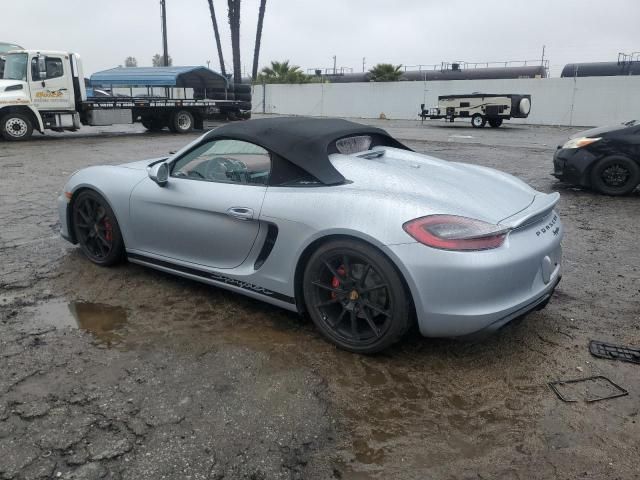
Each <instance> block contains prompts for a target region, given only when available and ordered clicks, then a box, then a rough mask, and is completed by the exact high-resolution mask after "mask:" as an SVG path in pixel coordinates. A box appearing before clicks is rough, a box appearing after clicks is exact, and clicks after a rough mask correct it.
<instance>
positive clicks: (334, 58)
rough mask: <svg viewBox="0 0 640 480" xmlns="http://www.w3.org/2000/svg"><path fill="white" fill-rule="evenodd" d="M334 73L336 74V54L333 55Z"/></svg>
mask: <svg viewBox="0 0 640 480" xmlns="http://www.w3.org/2000/svg"><path fill="white" fill-rule="evenodd" d="M333 74H334V75H335V74H336V56H335V55H334V56H333Z"/></svg>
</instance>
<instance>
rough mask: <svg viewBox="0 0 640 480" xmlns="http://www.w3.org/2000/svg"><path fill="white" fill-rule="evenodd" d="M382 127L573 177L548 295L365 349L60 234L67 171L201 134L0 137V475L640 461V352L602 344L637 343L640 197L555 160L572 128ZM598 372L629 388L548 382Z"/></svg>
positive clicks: (585, 466) (545, 177)
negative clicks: (588, 186)
mask: <svg viewBox="0 0 640 480" xmlns="http://www.w3.org/2000/svg"><path fill="white" fill-rule="evenodd" d="M372 123H374V124H376V125H381V126H383V127H384V128H387V129H388V130H389V131H390V132H391V133H392V134H394V135H395V136H397V137H398V138H400V139H401V140H402V141H404V142H406V143H407V144H408V145H410V146H412V147H413V148H414V149H416V150H418V151H421V152H425V153H429V154H433V155H435V156H439V157H441V158H445V159H447V160H454V161H461V162H469V163H477V164H482V165H486V166H490V167H494V168H498V169H501V170H504V171H506V172H509V173H512V174H514V175H516V176H518V177H520V178H522V179H523V180H525V181H526V182H528V183H530V184H531V185H532V186H534V187H535V188H537V189H539V190H541V191H545V192H551V191H560V193H561V195H562V200H561V203H560V205H559V211H560V214H561V216H562V220H563V222H564V224H565V228H566V236H565V240H564V245H563V247H564V254H565V257H564V268H565V271H564V278H563V280H562V282H561V284H560V286H559V288H558V290H557V292H556V294H555V295H554V297H553V299H552V301H551V303H550V304H549V305H548V307H547V308H546V309H545V310H543V311H540V312H535V313H532V314H531V315H529V316H528V317H527V318H525V319H524V320H522V321H519V322H514V323H512V324H510V325H508V326H507V327H505V328H504V329H502V330H501V331H500V332H498V333H497V334H495V335H493V336H491V337H489V338H486V339H483V340H476V341H459V340H433V339H424V338H421V337H419V336H418V335H416V334H412V335H410V336H409V337H408V338H407V339H406V340H404V341H403V342H402V343H400V344H399V345H397V346H395V347H394V348H392V349H390V350H389V351H387V352H384V353H383V354H381V355H377V356H372V357H363V356H358V355H352V354H348V353H345V352H342V351H339V350H336V349H335V348H333V347H332V346H331V345H329V344H327V343H326V342H325V341H323V340H322V338H320V336H319V335H318V334H317V333H316V332H315V330H314V328H313V326H312V325H311V324H310V322H309V320H308V319H305V318H300V317H298V316H296V315H293V314H290V313H288V312H285V311H282V310H280V309H277V308H275V307H270V306H268V305H265V304H262V303H260V302H257V301H253V300H250V299H247V298H243V297H241V296H239V295H237V294H232V293H229V292H225V291H223V290H219V289H215V288H211V287H207V286H203V285H200V284H197V283H195V282H191V281H187V280H183V279H179V278H175V277H171V276H168V275H165V274H162V273H160V272H155V271H152V270H149V269H145V268H142V267H139V266H136V265H133V264H124V265H122V266H119V267H117V268H112V269H103V268H98V267H95V266H93V265H92V264H90V263H89V262H88V261H87V260H86V259H85V258H83V256H82V255H81V254H80V252H79V251H78V249H77V248H75V247H73V246H71V245H69V244H67V243H66V242H64V241H63V240H61V239H60V238H59V237H58V236H57V228H58V223H57V213H56V211H55V198H56V197H57V195H58V194H59V191H60V188H61V187H62V185H63V184H64V181H65V178H66V177H67V176H68V175H69V174H70V173H71V172H73V171H74V170H76V169H78V168H82V167H85V166H88V165H97V164H117V163H122V162H125V161H132V160H137V159H143V158H152V157H157V156H160V155H163V154H165V153H167V152H169V151H171V150H176V149H177V148H179V147H180V146H182V145H184V144H185V143H186V142H188V141H190V140H191V139H192V138H195V135H185V136H176V135H171V134H169V133H166V132H165V133H160V134H151V133H145V132H143V131H142V129H141V127H137V126H132V127H119V128H104V129H91V128H84V129H82V130H81V131H80V132H77V133H74V134H69V133H66V134H55V133H54V134H47V136H44V137H42V136H39V135H36V136H35V137H34V138H33V140H31V141H29V142H26V143H22V144H10V143H7V142H0V168H1V169H2V172H3V175H2V176H1V177H0V226H1V230H0V254H1V258H2V261H1V263H0V289H1V291H0V478H3V479H37V478H52V477H53V478H68V479H71V478H75V479H102V478H105V479H128V478H131V479H161V478H167V479H169V478H184V479H187V478H190V479H223V478H224V479H242V478H247V479H272V478H273V479H279V478H282V479H290V478H294V479H295V478H301V479H302V478H304V479H330V478H344V479H388V478H398V479H424V478H434V479H440V478H442V479H457V478H469V479H470V478H508V479H512V478H522V479H531V478H562V479H564V478H567V479H569V478H571V479H573V478H593V479H601V478H611V479H613V478H619V479H631V478H639V477H640V473H639V466H638V458H640V425H639V424H638V421H639V419H638V412H639V410H640V366H637V365H633V364H627V363H622V362H611V361H606V360H599V359H595V358H594V357H591V356H590V355H589V352H588V349H587V344H588V341H589V340H591V339H600V340H605V341H610V342H613V343H620V344H629V345H636V346H637V345H640V250H639V249H638V238H639V235H638V233H639V229H640V227H639V225H640V193H639V192H636V193H635V194H634V195H631V196H629V197H625V198H609V197H603V196H599V195H596V194H594V193H592V192H589V191H583V190H580V189H577V188H573V187H570V186H566V185H562V184H560V183H558V182H557V181H556V180H555V179H554V178H553V177H551V176H550V175H549V172H550V171H551V158H552V155H553V150H554V149H555V146H556V145H557V144H558V143H561V142H563V141H564V140H565V139H566V137H567V136H568V135H569V134H571V133H573V132H574V131H575V129H569V128H552V127H532V126H517V125H509V124H507V125H505V126H504V127H503V128H500V129H488V128H486V129H483V130H474V129H471V128H469V126H468V125H467V124H464V123H456V124H453V125H448V124H444V123H439V122H431V123H429V122H426V123H425V125H424V126H421V125H420V123H419V122H408V121H374V122H372ZM78 327H80V328H78ZM589 375H605V376H607V377H608V378H610V379H611V380H613V381H614V382H616V383H617V384H619V385H621V386H622V387H624V388H626V389H627V390H628V391H629V395H628V396H625V397H621V398H616V399H612V400H607V401H602V402H596V403H585V402H578V403H574V404H565V403H562V402H561V401H560V400H559V399H558V398H557V397H556V396H555V395H554V394H553V393H552V392H551V391H550V390H549V388H548V386H547V382H549V381H553V380H557V379H568V378H579V377H585V376H589ZM598 387H599V388H600V389H601V390H603V389H604V387H603V386H602V385H599V386H598ZM595 390H596V388H595V386H594V387H593V388H592V390H591V393H593V392H595ZM577 393H579V392H577Z"/></svg>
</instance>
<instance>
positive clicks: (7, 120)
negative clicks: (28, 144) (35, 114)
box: [0, 113, 33, 142]
mask: <svg viewBox="0 0 640 480" xmlns="http://www.w3.org/2000/svg"><path fill="white" fill-rule="evenodd" d="M0 133H1V134H2V137H3V138H4V139H5V140H9V141H12V142H19V141H21V140H27V139H28V138H30V137H31V134H32V133H33V125H32V123H31V119H30V118H29V117H28V116H26V115H24V114H22V113H8V114H6V115H5V116H4V117H2V120H0Z"/></svg>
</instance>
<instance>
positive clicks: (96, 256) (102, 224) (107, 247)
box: [72, 190, 124, 267]
mask: <svg viewBox="0 0 640 480" xmlns="http://www.w3.org/2000/svg"><path fill="white" fill-rule="evenodd" d="M72 208H73V210H72V219H73V232H74V234H75V237H76V239H77V240H78V243H79V244H80V248H81V249H82V252H83V253H84V254H85V255H86V256H87V258H88V259H89V260H91V261H92V262H93V263H95V264H96V265H100V266H104V267H106V266H109V265H114V264H116V263H118V262H120V261H121V260H122V259H123V257H124V241H123V239H122V234H121V232H120V226H119V225H118V221H117V220H116V216H115V214H114V213H113V210H111V207H110V206H109V204H108V203H107V201H106V200H105V199H104V198H103V197H102V196H101V195H100V194H98V193H97V192H95V191H93V190H85V191H83V192H81V193H80V194H79V195H78V197H77V198H76V199H75V200H74V202H73V207H72Z"/></svg>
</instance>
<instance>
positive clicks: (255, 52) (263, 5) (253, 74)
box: [251, 0, 267, 80]
mask: <svg viewBox="0 0 640 480" xmlns="http://www.w3.org/2000/svg"><path fill="white" fill-rule="evenodd" d="M266 6H267V0H260V10H259V11H258V28H257V30H256V43H255V46H254V49H253V69H252V70H251V79H252V80H255V79H256V77H257V76H258V57H259V56H260V42H261V41H262V23H263V22H264V10H265V8H266Z"/></svg>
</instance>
